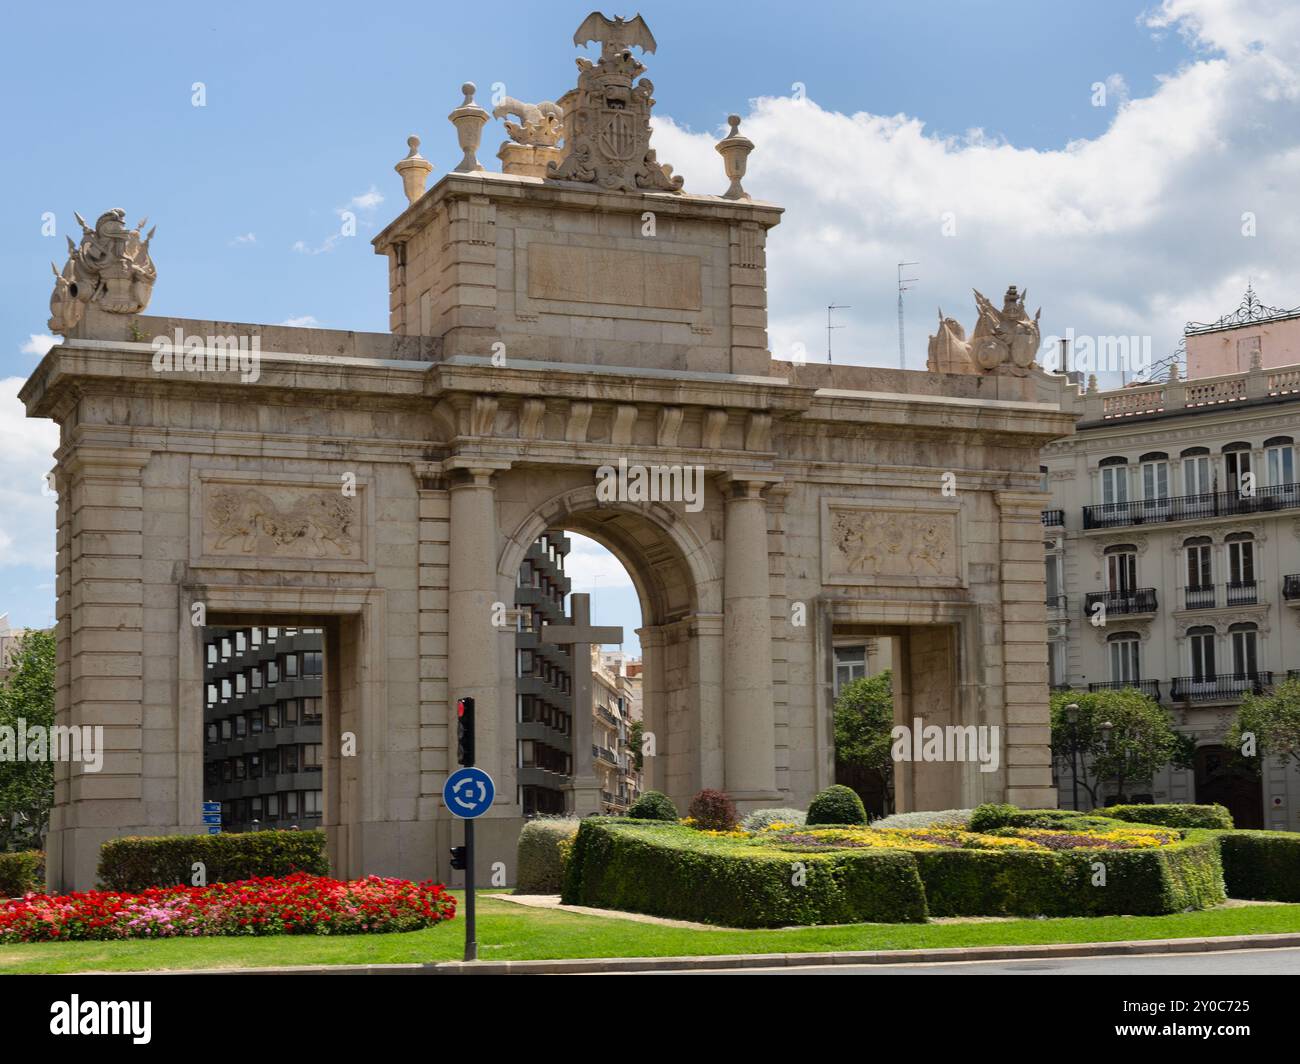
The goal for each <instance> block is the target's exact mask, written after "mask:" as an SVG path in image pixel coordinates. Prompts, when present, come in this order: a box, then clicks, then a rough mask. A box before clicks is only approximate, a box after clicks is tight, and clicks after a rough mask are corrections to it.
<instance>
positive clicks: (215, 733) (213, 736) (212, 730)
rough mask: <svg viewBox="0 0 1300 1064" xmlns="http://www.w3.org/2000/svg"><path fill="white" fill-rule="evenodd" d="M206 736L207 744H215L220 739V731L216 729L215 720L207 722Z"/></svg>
mask: <svg viewBox="0 0 1300 1064" xmlns="http://www.w3.org/2000/svg"><path fill="white" fill-rule="evenodd" d="M207 736H208V742H210V743H215V742H216V741H217V740H218V739H220V738H221V732H220V729H219V728H218V727H217V722H216V721H215V720H213V721H209V722H208V727H207Z"/></svg>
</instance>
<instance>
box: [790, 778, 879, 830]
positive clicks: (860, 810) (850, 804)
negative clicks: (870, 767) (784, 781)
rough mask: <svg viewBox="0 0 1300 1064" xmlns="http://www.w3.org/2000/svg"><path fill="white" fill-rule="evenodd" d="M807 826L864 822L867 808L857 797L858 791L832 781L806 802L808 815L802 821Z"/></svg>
mask: <svg viewBox="0 0 1300 1064" xmlns="http://www.w3.org/2000/svg"><path fill="white" fill-rule="evenodd" d="M804 822H805V823H806V824H807V825H808V826H809V827H812V826H813V825H817V826H819V827H820V826H825V825H829V824H835V825H841V824H865V823H866V822H867V810H866V807H865V806H864V805H863V804H862V799H861V798H859V797H858V792H857V791H855V790H853V788H851V787H845V786H844V784H842V783H833V784H831V785H830V786H829V787H827V788H826V789H825V790H824V791H818V792H817V793H816V794H815V795H814V796H813V800H812V801H811V802H810V803H809V804H808V816H807V818H806V819H805V821H804Z"/></svg>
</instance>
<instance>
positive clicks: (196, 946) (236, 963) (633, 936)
mask: <svg viewBox="0 0 1300 1064" xmlns="http://www.w3.org/2000/svg"><path fill="white" fill-rule="evenodd" d="M455 893H457V894H458V895H459V894H460V892H459V891H457V892H455ZM478 913H479V922H478V925H479V926H478V939H479V957H480V959H482V960H541V959H551V958H557V957H667V956H680V955H692V954H704V955H708V954H722V953H818V952H823V951H825V952H829V951H842V950H892V949H925V948H943V947H962V946H998V945H1024V944H1041V943H1056V942H1109V941H1117V940H1121V939H1156V938H1200V937H1205V936H1212V935H1248V934H1281V933H1283V932H1295V931H1300V904H1296V905H1250V906H1243V907H1240V908H1224V909H1211V910H1207V911H1201V912H1191V913H1178V914H1175V915H1173V916H1125V917H1119V916H1108V917H1092V918H1088V917H1073V918H1069V919H1059V920H1011V921H1006V922H992V923H955V924H847V925H844V926H840V927H806V928H797V929H793V930H788V931H729V930H721V929H720V930H717V931H695V930H687V929H681V928H672V927H658V926H655V925H653V924H642V923H635V922H633V921H630V920H618V919H607V918H604V917H596V916H579V915H573V914H571V913H561V912H554V911H549V910H544V909H533V908H526V907H524V906H521V905H515V904H513V903H511V902H505V901H497V900H493V899H490V898H480V899H479V903H478ZM463 949H464V924H463V923H462V922H461V920H460V919H459V918H457V919H455V920H453V921H451V922H450V923H446V924H442V925H439V926H438V927H436V928H431V929H429V930H427V931H410V932H407V933H405V934H397V935H346V936H344V935H341V936H339V937H337V938H332V937H325V936H322V937H314V936H308V935H280V936H276V937H267V938H253V937H249V938H199V939H183V940H178V939H170V940H163V941H158V942H49V943H38V944H33V945H23V946H0V973H4V974H13V973H31V972H53V973H61V972H78V971H145V970H158V969H175V968H235V967H259V966H266V965H277V964H392V963H403V962H404V963H410V962H428V961H442V960H459V959H460V957H461V956H462V951H463Z"/></svg>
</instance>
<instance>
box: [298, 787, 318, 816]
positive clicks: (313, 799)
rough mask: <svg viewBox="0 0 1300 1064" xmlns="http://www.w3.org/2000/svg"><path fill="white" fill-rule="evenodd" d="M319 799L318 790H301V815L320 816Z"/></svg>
mask: <svg viewBox="0 0 1300 1064" xmlns="http://www.w3.org/2000/svg"><path fill="white" fill-rule="evenodd" d="M320 799H321V792H320V791H303V793H302V812H303V816H320V810H321V800H320Z"/></svg>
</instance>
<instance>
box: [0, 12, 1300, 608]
mask: <svg viewBox="0 0 1300 1064" xmlns="http://www.w3.org/2000/svg"><path fill="white" fill-rule="evenodd" d="M591 2H592V0H583V2H581V3H567V2H565V3H554V2H552V3H547V4H544V5H539V4H536V3H530V4H523V3H510V2H498V3H494V4H492V5H486V4H479V5H463V4H426V5H407V4H402V5H397V4H393V5H371V6H370V7H368V8H358V7H356V5H355V4H348V5H343V4H332V3H319V2H318V3H312V4H298V3H282V4H268V3H261V4H246V3H226V4H221V5H204V6H203V7H195V6H193V5H177V4H161V3H153V4H149V3H142V4H133V5H131V6H130V7H129V8H127V7H125V6H123V5H116V6H115V5H103V4H89V3H81V2H76V0H73V2H65V3H61V4H59V5H57V6H52V5H45V6H39V7H38V6H37V5H29V6H28V8H27V10H25V11H13V10H10V11H7V12H6V30H7V37H8V42H9V44H10V47H9V48H8V49H7V54H6V61H5V63H4V65H3V68H0V89H3V91H4V99H5V100H6V107H5V108H4V110H3V113H2V114H0V143H3V144H5V145H6V146H7V149H8V153H9V158H8V162H9V165H8V166H6V167H4V170H3V176H0V183H3V190H4V202H5V203H6V205H7V207H8V210H7V211H6V212H5V213H4V216H3V219H2V220H0V232H2V233H3V239H0V282H2V283H3V290H4V292H5V298H4V300H3V301H2V302H0V380H3V381H4V382H5V383H4V389H3V391H4V394H3V395H0V448H3V453H5V455H6V476H5V478H4V482H3V484H0V612H2V611H4V610H5V609H8V610H9V612H10V614H11V619H12V620H14V621H15V622H16V623H28V624H40V623H47V622H48V620H49V619H50V618H51V617H52V613H53V606H52V602H53V588H52V565H51V560H52V553H53V531H52V529H53V521H52V500H50V499H49V498H48V497H44V496H42V495H41V493H40V473H41V472H43V470H44V469H46V468H48V467H49V465H50V460H49V457H48V456H49V452H50V450H51V449H52V447H53V445H54V440H53V438H52V435H51V432H50V426H49V425H48V424H46V425H41V424H37V423H24V422H23V421H22V420H21V417H20V414H19V412H18V410H17V407H16V404H15V403H14V402H13V400H12V398H11V397H12V395H13V393H14V391H16V388H17V386H18V384H19V383H20V381H21V379H23V378H25V377H26V376H27V375H28V374H29V373H30V372H31V371H32V369H33V368H34V367H35V366H36V364H37V362H38V361H39V355H40V352H41V350H42V345H43V343H46V342H48V341H43V340H42V339H41V335H42V334H44V333H45V331H46V329H45V319H46V317H47V313H48V311H47V300H48V296H49V290H50V284H51V277H50V272H49V270H50V267H49V262H50V260H51V259H53V260H55V261H56V262H58V264H59V265H62V262H63V258H64V250H63V249H64V245H65V242H64V236H65V234H68V233H73V234H75V232H76V227H75V223H74V221H73V218H72V211H73V210H74V209H75V210H79V211H80V212H81V213H82V214H83V215H84V216H85V217H87V218H88V219H93V218H94V217H95V216H96V215H97V214H99V213H100V212H102V211H104V210H106V209H108V208H109V207H115V206H121V207H123V208H125V210H126V212H127V214H128V218H129V221H131V222H134V221H135V220H136V219H138V218H140V217H143V216H145V215H148V216H149V218H150V220H151V224H157V226H158V234H157V237H156V239H155V242H154V245H153V252H154V258H155V261H156V262H157V264H158V269H159V281H158V284H157V286H156V288H155V290H154V296H153V302H152V304H151V307H150V312H151V313H158V314H171V315H177V316H192V317H207V318H219V319H225V320H236V321H241V320H242V321H252V322H270V323H279V322H287V321H294V322H298V323H302V324H308V325H310V324H317V325H320V326H324V327H330V328H345V329H357V330H375V331H382V330H384V329H385V328H386V318H387V294H386V277H385V264H384V261H383V260H382V259H381V258H379V257H378V256H376V255H374V254H373V252H372V250H371V248H370V246H369V238H370V237H371V236H373V235H374V233H375V232H377V231H378V229H379V228H381V227H382V226H383V225H384V224H385V223H386V222H387V221H388V220H389V219H391V218H392V217H393V216H394V215H395V214H396V213H397V212H398V210H399V206H400V203H401V201H402V197H401V186H400V181H399V179H398V177H397V175H396V174H395V173H394V172H393V170H392V166H393V164H394V163H395V162H396V161H397V160H398V159H399V158H400V157H401V156H402V155H404V154H405V150H406V149H405V138H406V137H407V136H408V135H409V134H411V133H416V134H418V135H420V136H421V137H422V139H423V142H424V143H423V147H422V152H423V154H424V155H425V156H426V157H427V158H429V159H430V160H431V161H433V162H434V164H435V167H436V170H435V173H439V172H442V171H445V170H446V169H448V168H449V167H450V166H452V165H454V163H455V161H456V159H457V158H458V155H459V153H458V152H457V150H456V149H455V146H454V132H453V129H452V127H451V125H450V123H449V122H448V121H447V120H446V115H447V113H448V112H449V111H450V110H451V109H452V108H453V107H455V106H457V105H458V104H459V102H460V95H459V91H458V88H459V85H460V83H461V82H462V81H465V80H472V81H475V82H477V84H478V86H479V89H480V101H481V102H482V101H485V100H486V99H487V98H488V96H489V95H490V94H491V88H492V85H493V84H494V83H495V82H502V83H504V85H505V89H506V91H507V92H508V93H509V94H510V95H513V96H517V97H520V98H522V99H525V100H530V101H535V100H539V99H545V98H551V99H554V98H556V97H558V96H560V95H561V94H562V93H563V92H564V91H566V90H567V89H568V88H569V87H571V86H572V84H573V83H574V79H575V70H574V64H573V58H574V57H575V55H577V54H579V53H578V52H577V51H576V50H575V49H574V48H573V46H572V44H571V42H570V38H571V35H572V33H573V30H574V29H575V28H576V26H577V25H578V23H579V22H580V21H581V19H582V17H583V16H584V15H585V14H586V13H587V12H588V11H589V10H590V9H591ZM609 13H614V10H613V9H611V10H610V12H609ZM622 13H623V14H628V15H630V14H632V13H633V9H628V10H625V11H623V12H622ZM641 13H642V14H643V15H644V17H645V18H646V20H647V22H648V23H649V24H650V26H651V29H652V30H653V32H654V34H655V36H656V37H657V39H658V44H659V49H658V52H657V54H656V55H653V56H649V57H647V58H646V63H647V66H648V68H649V70H648V75H649V77H651V78H652V80H653V81H654V83H655V97H656V99H657V101H658V104H657V107H656V114H657V115H658V120H657V126H656V129H657V131H656V147H657V148H658V149H659V158H660V160H661V161H665V162H670V163H673V164H674V165H675V168H676V172H677V173H680V174H683V175H684V176H685V178H686V187H687V190H688V191H689V190H698V191H706V192H718V191H721V189H722V188H723V187H724V185H725V182H724V179H723V177H722V173H721V166H720V162H719V160H718V158H717V156H716V154H715V153H714V152H713V151H712V144H713V142H714V141H715V140H716V139H717V137H718V136H719V135H720V131H721V130H722V128H723V126H724V124H725V116H726V114H727V113H728V112H729V111H733V110H735V111H738V112H739V113H740V114H741V115H742V116H744V120H745V121H744V126H743V129H744V131H745V132H746V133H747V134H748V135H749V136H751V137H752V138H753V139H754V140H755V142H756V144H757V149H756V151H755V153H754V155H753V157H752V158H751V160H750V174H749V177H748V178H747V179H746V186H747V188H748V189H749V190H750V191H751V193H753V194H754V195H755V196H756V197H759V198H764V199H771V200H774V201H776V202H779V203H781V204H782V205H784V206H785V207H786V209H787V213H786V216H785V219H784V221H783V223H782V225H781V227H780V228H778V229H777V230H775V231H774V233H773V234H772V238H771V242H770V245H769V261H770V268H769V283H770V290H771V295H770V312H771V341H772V348H773V351H774V353H775V354H777V355H778V356H783V357H788V353H789V351H790V349H791V348H792V347H793V346H794V345H795V344H799V343H803V344H805V346H806V347H807V349H808V351H809V352H810V355H811V354H817V353H820V352H822V351H823V350H824V344H825V339H824V337H825V333H824V324H825V309H824V308H825V306H826V304H827V303H829V302H831V301H835V302H838V303H845V304H850V305H851V308H852V309H851V310H849V311H846V312H844V313H843V314H842V315H841V316H840V318H839V319H838V320H839V322H840V324H843V325H844V326H845V328H844V329H843V330H842V331H840V332H838V333H837V334H836V340H835V344H836V350H837V360H839V359H842V360H844V361H850V362H860V363H877V364H894V362H895V360H896V358H897V336H896V316H895V303H894V301H895V298H896V293H895V287H894V284H895V281H894V278H895V264H896V263H897V262H898V261H900V260H904V259H908V260H911V259H919V260H920V261H921V265H920V266H919V267H918V268H917V270H918V273H919V276H920V278H921V280H920V282H919V284H918V285H917V286H916V288H915V290H914V291H913V292H911V293H909V296H908V299H909V305H908V319H907V334H906V335H907V345H908V352H909V365H911V366H913V367H917V368H919V367H920V366H921V365H922V364H923V359H924V348H925V341H926V335H927V332H928V331H929V329H930V326H931V323H932V322H933V321H934V316H935V309H936V308H937V307H938V306H942V307H943V308H944V311H945V312H946V313H951V314H954V315H956V316H958V317H959V318H961V319H962V320H963V321H965V322H967V323H968V326H969V324H970V323H971V322H972V320H973V303H972V298H971V295H970V288H971V287H979V288H980V289H981V290H983V291H985V292H986V293H988V294H990V295H998V294H1000V293H1001V291H1002V289H1003V288H1004V287H1005V286H1006V285H1007V284H1009V283H1017V284H1021V285H1027V286H1028V287H1029V290H1030V304H1031V308H1032V307H1034V306H1037V305H1038V304H1039V303H1040V302H1041V303H1042V305H1043V307H1044V315H1043V324H1044V333H1045V334H1048V333H1050V332H1053V331H1061V332H1063V331H1064V330H1065V329H1067V328H1073V329H1075V331H1076V332H1077V333H1093V334H1099V335H1100V334H1122V335H1127V334H1138V333H1142V334H1144V335H1150V336H1151V337H1152V340H1153V345H1154V353H1155V356H1156V357H1159V356H1160V355H1161V354H1163V353H1165V351H1167V350H1169V349H1171V348H1172V346H1173V344H1174V343H1175V342H1176V339H1177V335H1178V332H1179V330H1180V329H1181V326H1182V323H1183V322H1184V321H1185V320H1188V319H1200V320H1207V319H1212V318H1214V317H1217V316H1218V315H1219V314H1222V313H1225V312H1227V311H1229V310H1231V309H1232V308H1233V306H1235V304H1236V302H1237V301H1238V299H1239V298H1240V293H1241V290H1242V289H1243V288H1244V282H1245V279H1246V278H1248V277H1250V278H1254V280H1255V284H1256V288H1257V289H1258V290H1259V291H1260V294H1261V296H1262V297H1263V298H1264V299H1265V301H1266V302H1271V303H1277V304H1284V305H1287V306H1291V305H1295V304H1296V303H1300V273H1297V268H1296V267H1295V266H1294V265H1293V260H1294V258H1295V256H1294V252H1293V248H1294V247H1295V240H1296V238H1297V236H1300V233H1297V232H1296V228H1295V223H1294V222H1293V220H1292V214H1291V211H1290V208H1289V205H1290V204H1291V203H1292V202H1293V200H1294V189H1295V188H1296V187H1297V181H1296V178H1297V176H1300V175H1298V174H1297V167H1298V166H1300V163H1297V161H1296V160H1297V159H1298V158H1300V153H1297V151H1296V149H1297V148H1298V147H1300V121H1298V120H1297V104H1296V99H1297V90H1296V84H1295V80H1294V75H1292V74H1290V73H1289V71H1291V70H1294V69H1296V68H1297V65H1298V64H1297V63H1296V62H1295V61H1296V59H1297V58H1298V57H1297V55H1296V54H1294V53H1295V51H1296V49H1297V48H1298V47H1300V45H1297V43H1296V42H1297V40H1300V33H1297V32H1296V30H1297V27H1296V25H1295V24H1294V16H1293V15H1292V14H1291V13H1290V11H1289V9H1288V5H1287V4H1285V3H1282V2H1281V0H1165V2H1164V3H1163V4H1159V3H1153V4H1142V3H1128V2H1122V0H1102V2H1098V0H1091V2H1082V0H1081V2H1058V3H1042V2H1029V0H1020V2H1016V0H1000V2H996V3H995V2H982V0H980V2H962V3H958V2H943V3H938V2H926V0H910V2H893V0H888V2H874V3H856V4H855V3H818V2H816V0H809V2H806V3H802V4H797V5H791V4H788V3H768V2H759V3H750V4H746V5H743V6H741V5H736V4H721V3H690V4H687V3H679V2H661V3H654V4H646V5H644V6H643V7H642V8H641ZM195 82H202V83H203V85H204V92H205V93H206V102H205V106H202V107H196V106H193V104H192V97H193V92H194V89H193V85H194V83H195ZM795 83H801V84H802V85H803V86H805V87H806V94H807V104H806V106H804V107H802V108H798V107H795V106H794V103H793V101H792V100H791V99H790V97H791V95H792V91H793V90H792V86H793V85H794V84H795ZM1097 83H1102V84H1104V85H1106V87H1107V96H1106V101H1105V103H1104V105H1102V106H1095V105H1094V103H1095V96H1096V94H1095V91H1094V86H1095V85H1096V84H1097ZM502 136H503V134H502V131H501V129H500V127H499V126H498V125H496V124H493V125H490V126H489V127H488V129H487V131H486V135H485V137H484V150H483V151H482V152H481V157H482V158H483V160H484V161H485V163H487V164H489V165H492V166H495V165H496V163H495V159H494V158H493V156H494V153H495V149H496V145H497V143H498V142H499V141H500V140H501V139H502ZM343 209H348V210H352V211H354V212H355V213H356V214H357V216H358V219H359V231H358V234H357V236H356V237H355V238H350V239H339V238H338V237H337V235H336V234H337V230H338V212H339V211H340V210H343ZM1246 211H1250V212H1252V213H1255V214H1257V215H1258V219H1259V233H1258V239H1252V240H1250V241H1246V240H1243V239H1242V233H1241V232H1240V229H1241V220H1240V219H1241V216H1242V214H1243V212H1246ZM46 212H52V213H53V216H54V219H55V226H56V233H55V235H54V236H53V237H50V236H43V235H42V231H41V227H42V221H43V216H44V215H45V214H46ZM947 213H951V214H952V215H953V217H954V218H955V219H956V223H957V224H956V234H955V235H956V239H948V238H947V237H950V236H952V235H953V234H947V236H946V237H944V238H941V237H940V236H939V228H940V219H941V218H942V217H944V216H945V215H946V214H947ZM4 404H7V405H4ZM47 546H48V549H47ZM593 564H595V563H593ZM601 586H604V585H603V584H602V585H601ZM610 586H613V584H612V579H611V584H610ZM630 594H631V592H630V588H629V587H627V586H626V585H625V584H624V585H623V589H622V591H621V592H619V593H618V599H619V601H620V602H622V603H623V604H622V605H618V606H614V605H612V604H613V603H614V601H615V600H614V599H610V602H611V606H610V609H611V610H616V611H617V613H618V616H608V615H604V612H605V611H603V610H601V609H600V607H599V606H598V607H597V608H598V612H599V613H601V614H602V620H604V622H605V623H622V624H624V626H625V627H626V628H628V629H629V630H630V629H631V628H632V627H634V626H635V625H636V624H637V623H638V619H637V618H636V616H635V605H634V597H632V598H630V599H629V596H630ZM628 601H631V602H632V603H633V605H631V606H630V607H629V606H628V605H627V602H628Z"/></svg>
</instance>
